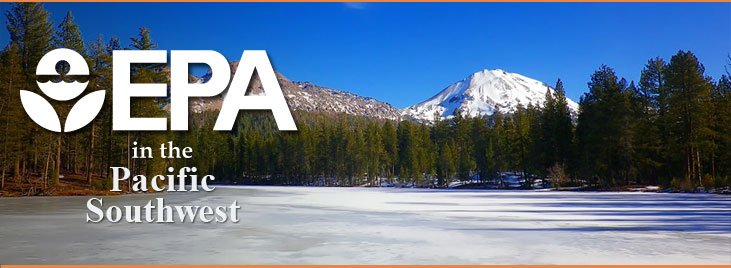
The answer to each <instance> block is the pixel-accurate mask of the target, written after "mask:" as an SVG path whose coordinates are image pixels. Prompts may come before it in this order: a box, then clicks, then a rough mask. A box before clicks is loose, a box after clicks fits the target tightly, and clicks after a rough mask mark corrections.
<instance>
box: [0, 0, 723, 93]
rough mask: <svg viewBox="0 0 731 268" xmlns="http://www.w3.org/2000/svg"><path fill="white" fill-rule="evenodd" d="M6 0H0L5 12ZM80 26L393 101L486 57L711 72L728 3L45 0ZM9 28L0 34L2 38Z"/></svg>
mask: <svg viewBox="0 0 731 268" xmlns="http://www.w3.org/2000/svg"><path fill="white" fill-rule="evenodd" d="M8 7H9V4H7V3H4V4H1V5H0V10H1V11H2V12H3V13H4V12H5V10H7V9H8ZM46 8H47V9H48V10H50V11H51V13H52V17H53V20H54V21H55V22H56V23H57V22H59V21H60V20H61V19H62V17H63V16H64V14H65V13H66V11H67V10H71V11H72V12H73V13H74V16H75V17H76V22H77V23H78V24H79V25H80V27H81V30H82V34H83V35H84V38H85V39H87V40H89V41H91V40H93V39H95V38H96V37H97V36H98V35H99V34H103V35H104V36H105V37H106V38H108V37H110V36H112V35H114V36H118V37H120V38H121V39H122V41H123V42H124V45H127V44H128V43H129V42H128V40H129V37H131V36H134V35H136V33H137V29H138V28H139V27H140V26H146V27H148V28H150V29H151V32H152V37H153V39H154V40H155V41H156V42H157V43H158V45H159V48H160V49H212V50H216V51H219V52H221V53H223V54H224V55H225V56H226V57H227V58H228V59H229V60H238V58H239V57H240V55H241V52H242V51H243V50H245V49H265V50H267V51H268V53H269V56H270V58H271V59H272V63H273V64H274V68H275V69H277V70H279V71H280V72H282V73H283V74H284V75H285V76H287V77H288V78H290V79H291V80H297V81H311V82H313V83H316V84H319V85H322V86H327V87H332V88H337V89H342V90H347V91H350V92H354V93H356V94H360V95H364V96H369V97H374V98H376V99H379V100H382V101H386V102H389V103H391V104H393V105H395V106H397V107H399V108H403V107H405V106H408V105H411V104H415V103H417V102H419V101H422V100H425V99H427V98H429V97H431V96H432V95H434V94H435V93H437V92H438V91H440V90H441V89H443V88H444V87H445V86H447V85H449V84H451V83H453V82H455V81H458V80H461V79H463V78H464V77H466V76H467V75H469V74H471V73H473V72H475V71H478V70H481V69H486V68H487V69H497V68H499V69H504V70H507V71H509V72H516V73H520V74H523V75H526V76H528V77H532V78H535V79H538V80H541V81H544V82H547V83H549V84H553V83H554V82H555V81H556V79H557V78H561V79H562V80H564V84H565V86H566V89H567V93H568V96H569V97H570V98H572V99H574V100H576V101H578V99H579V96H581V94H583V93H584V92H586V91H587V87H586V83H587V81H588V79H589V76H590V75H591V73H592V72H593V71H594V70H596V69H597V68H598V67H599V66H600V65H601V64H607V65H609V66H611V67H613V68H615V70H617V72H618V74H619V75H620V76H624V77H626V78H627V79H628V80H637V79H638V78H639V73H640V70H641V69H642V67H643V65H644V64H645V62H646V61H647V59H649V58H651V57H656V56H660V57H663V58H666V59H669V58H670V57H671V56H672V55H673V54H675V53H676V52H677V51H678V50H680V49H682V50H692V51H693V52H694V53H696V55H697V56H698V57H699V58H700V60H701V61H702V62H703V64H704V65H705V67H706V73H707V74H708V75H711V76H713V77H715V78H718V77H719V76H720V75H721V74H722V73H724V65H725V64H726V63H727V60H726V56H727V55H728V54H729V53H731V3H347V4H343V3H48V4H46ZM8 38H9V37H8V34H7V31H6V30H4V29H3V30H2V33H1V34H0V42H1V43H3V44H4V43H6V42H7V40H8Z"/></svg>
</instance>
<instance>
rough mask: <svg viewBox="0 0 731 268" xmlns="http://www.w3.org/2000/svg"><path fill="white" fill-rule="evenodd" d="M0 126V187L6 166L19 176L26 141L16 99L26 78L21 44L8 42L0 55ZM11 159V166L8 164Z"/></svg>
mask: <svg viewBox="0 0 731 268" xmlns="http://www.w3.org/2000/svg"><path fill="white" fill-rule="evenodd" d="M0 62H1V63H2V64H0V77H2V78H1V79H0V127H2V129H3V133H4V134H3V135H2V137H1V138H0V142H2V148H0V149H2V167H1V168H2V174H1V175H0V176H2V179H1V180H2V182H1V183H0V189H3V188H4V185H5V176H6V175H5V174H6V170H8V169H9V168H12V170H13V178H14V180H15V181H18V180H19V179H20V175H21V174H20V172H21V171H20V161H22V158H23V155H24V150H25V145H24V144H23V142H24V137H26V136H27V135H28V128H26V127H25V126H27V125H28V124H26V122H25V120H24V118H26V115H24V114H23V108H22V107H21V105H20V103H19V101H17V100H19V99H20V90H21V89H23V88H24V85H25V82H26V78H25V74H24V72H23V68H22V67H23V65H22V58H21V54H20V47H19V46H18V45H17V44H15V43H10V45H8V47H6V48H5V50H4V51H3V52H2V55H1V56H0ZM10 163H12V165H13V166H12V167H9V166H7V165H8V164H10Z"/></svg>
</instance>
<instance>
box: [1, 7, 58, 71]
mask: <svg viewBox="0 0 731 268" xmlns="http://www.w3.org/2000/svg"><path fill="white" fill-rule="evenodd" d="M49 16H50V14H49V13H48V11H46V10H45V8H44V7H43V4H41V3H16V4H13V6H12V7H11V8H10V9H9V10H8V11H6V13H5V17H6V18H7V24H6V27H7V29H8V32H9V33H10V42H11V43H15V44H17V45H18V48H19V50H20V55H21V61H22V66H23V72H24V74H25V77H26V79H28V83H29V84H32V82H35V79H34V78H35V70H36V66H37V65H38V61H40V59H41V57H43V55H45V54H46V52H48V51H50V50H51V49H52V48H53V42H52V41H53V25H52V24H51V22H50V20H49Z"/></svg>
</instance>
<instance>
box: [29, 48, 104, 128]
mask: <svg viewBox="0 0 731 268" xmlns="http://www.w3.org/2000/svg"><path fill="white" fill-rule="evenodd" d="M62 61H65V62H67V63H68V68H67V69H68V73H66V75H71V76H85V77H88V76H89V66H88V65H87V64H86V61H85V60H84V58H83V57H82V56H81V55H79V53H76V52H75V51H73V50H70V49H67V48H59V49H55V50H52V51H51V52H48V53H47V54H46V55H44V56H43V58H41V60H40V61H39V62H38V68H37V69H36V76H41V75H43V76H59V75H60V74H59V73H58V71H56V64H58V63H59V62H62ZM36 83H37V84H38V87H39V88H40V89H41V92H43V94H44V95H46V96H47V97H49V98H51V99H53V100H56V101H69V100H72V99H75V98H77V97H79V95H81V93H83V92H84V90H85V89H86V86H87V85H88V83H89V82H88V81H87V82H78V81H72V82H65V81H63V80H61V81H59V82H53V81H51V80H49V81H48V82H40V81H36ZM104 93H105V92H104V90H98V91H95V92H92V93H90V94H87V95H86V96H83V97H82V98H81V99H79V100H78V101H77V102H76V104H74V105H73V106H72V107H71V110H70V111H69V113H68V116H67V117H66V122H65V123H64V125H63V126H64V127H63V129H62V128H61V120H60V119H59V116H58V114H57V113H56V110H55V109H54V108H53V106H51V103H50V102H48V101H47V100H46V99H45V98H44V97H42V96H40V95H38V94H36V93H33V92H31V91H27V90H21V91H20V102H21V104H22V105H23V109H25V112H26V113H27V114H28V116H29V117H30V118H31V119H32V120H33V121H34V122H36V124H38V125H39V126H41V127H43V128H45V129H48V130H50V131H53V132H72V131H75V130H78V129H80V128H82V127H84V126H86V125H88V124H89V123H91V121H92V120H94V118H95V117H96V116H97V114H99V111H101V109H102V106H103V105H104Z"/></svg>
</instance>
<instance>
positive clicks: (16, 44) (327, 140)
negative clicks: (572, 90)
mask: <svg viewBox="0 0 731 268" xmlns="http://www.w3.org/2000/svg"><path fill="white" fill-rule="evenodd" d="M5 17H6V26H7V29H8V32H9V33H10V42H9V43H8V44H5V47H4V49H3V51H2V54H1V55H0V61H1V63H0V94H2V95H1V96H0V129H2V135H0V161H1V164H0V169H1V171H0V172H1V174H0V175H1V176H2V181H1V182H2V184H0V190H1V191H2V192H4V193H6V194H7V193H8V192H11V191H12V192H16V193H17V192H20V193H22V194H54V193H56V192H57V191H62V189H63V188H64V187H70V185H71V182H72V180H76V181H77V182H82V183H81V185H83V187H86V188H89V189H105V188H106V187H108V184H109V183H108V181H109V172H110V170H109V167H110V166H125V167H129V168H130V169H131V170H132V173H133V174H165V173H166V171H165V169H166V168H167V167H168V166H175V167H181V166H196V167H198V172H199V173H200V174H213V175H215V176H216V177H217V178H218V179H217V181H218V182H226V183H236V184H273V185H323V186H336V185H337V186H354V185H365V184H371V185H372V184H375V182H376V181H377V178H382V180H380V181H389V182H398V183H404V184H407V183H413V184H414V185H416V186H423V187H445V186H446V185H447V184H448V183H449V182H450V181H454V180H469V179H473V178H479V179H481V180H488V179H491V178H495V177H497V176H498V175H499V173H500V172H505V171H514V172H519V173H522V174H525V176H526V177H530V178H549V179H551V180H553V181H555V182H557V183H563V184H565V185H570V184H573V185H583V184H587V185H593V186H595V187H598V188H612V187H615V186H621V185H633V184H653V185H663V186H668V187H674V188H676V189H691V188H695V187H696V186H704V187H706V188H708V187H723V186H729V184H731V179H730V176H731V115H729V111H731V81H730V80H729V75H728V73H727V74H726V75H723V76H721V77H718V78H711V77H709V76H707V75H706V74H705V73H704V67H703V65H702V64H701V63H700V62H699V60H698V59H697V58H696V56H695V55H694V54H693V53H692V52H690V51H679V52H678V53H677V54H675V55H672V56H671V57H669V58H667V59H663V58H653V59H650V60H648V61H647V64H646V65H645V67H644V69H643V70H641V76H640V77H641V78H640V80H639V81H637V82H634V81H630V82H628V81H626V80H625V79H624V78H621V77H618V76H617V75H616V73H615V71H614V70H613V69H612V68H611V67H609V66H601V67H599V68H598V69H597V70H596V71H595V72H594V74H593V75H592V76H591V77H590V78H589V81H588V84H587V88H586V93H585V94H584V96H583V97H582V98H581V101H580V108H579V113H578V116H572V115H571V113H570V111H569V108H568V106H567V103H566V98H565V89H564V87H563V84H562V83H561V80H558V81H557V82H556V84H555V86H554V88H555V91H553V92H551V91H548V90H547V91H546V94H547V96H546V102H545V103H544V104H543V105H542V106H541V107H540V108H539V107H537V106H533V105H531V106H527V107H522V106H519V107H518V109H517V110H516V111H515V112H514V113H510V114H501V113H496V114H493V115H491V116H485V117H464V116H461V115H459V114H458V115H457V116H455V117H454V118H452V119H449V120H440V121H437V122H435V123H434V124H433V125H424V124H419V123H416V122H411V121H392V120H386V119H375V118H369V117H363V116H356V115H345V114H340V115H337V114H336V115H333V114H323V113H306V112H295V113H294V116H295V121H296V122H297V125H298V128H299V131H297V132H279V131H277V130H276V125H275V124H274V122H273V119H272V118H271V115H270V114H268V113H248V112H242V113H240V115H239V118H238V121H237V123H236V126H235V129H234V130H233V131H230V132H217V131H213V130H212V126H213V123H214V120H215V118H216V115H217V111H205V112H203V113H194V114H191V116H192V118H193V119H192V120H190V122H191V124H192V126H191V127H190V131H187V132H119V131H111V103H110V102H111V96H112V94H111V90H112V88H111V85H112V77H111V64H112V62H111V52H112V51H113V50H119V49H136V50H149V49H155V48H156V45H155V42H154V38H153V35H152V34H151V31H150V30H148V29H146V28H144V27H142V28H140V30H139V35H138V36H135V37H131V38H129V39H128V41H126V42H123V41H122V40H121V39H119V38H116V37H112V38H109V39H105V38H103V37H102V36H101V35H100V36H99V37H98V38H97V39H96V41H95V42H92V43H88V44H86V43H84V42H83V40H84V39H83V38H82V35H81V33H82V31H81V30H80V28H79V27H78V26H77V25H76V24H75V23H74V21H73V16H72V13H71V12H69V13H67V15H66V16H65V18H64V19H63V21H61V22H60V23H52V22H51V21H50V20H49V14H48V12H47V11H46V10H45V9H44V8H43V5H42V4H39V3H19V4H14V5H13V6H12V8H11V9H10V10H9V11H8V12H7V13H6V14H5ZM58 47H65V48H70V49H73V50H75V51H77V52H79V53H81V54H83V55H84V56H85V57H86V59H87V62H88V63H89V67H90V71H91V72H92V75H91V76H90V77H89V78H88V79H89V82H90V83H89V88H87V92H91V91H92V90H106V91H107V94H106V96H107V100H106V103H105V105H104V108H103V110H102V112H101V114H100V115H99V116H97V118H96V120H95V121H93V122H92V124H90V125H88V126H86V127H85V128H83V129H81V130H78V131H75V132H72V133H52V132H49V131H46V130H45V129H43V128H40V127H38V126H36V125H35V124H34V123H33V122H32V121H31V120H30V119H29V118H28V116H27V115H26V114H25V112H24V111H23V108H22V106H21V104H20V101H19V91H20V90H21V89H25V90H31V91H34V92H39V90H38V87H37V85H36V80H38V79H44V78H42V77H36V75H35V69H36V64H37V63H38V61H39V59H40V58H41V57H42V56H43V55H44V54H45V53H46V52H48V51H50V50H52V49H54V48H58ZM638 60H639V61H642V60H643V59H638ZM730 61H731V59H730ZM164 70H165V67H164V66H159V65H135V66H134V67H133V69H132V70H131V71H132V79H133V81H134V82H148V83H149V82H155V83H165V82H167V80H168V78H167V75H166V72H165V71H164ZM638 71H640V70H638ZM46 79H48V78H46ZM51 79H64V80H73V79H74V78H73V77H64V76H63V75H62V76H61V77H60V78H51ZM39 94H40V92H39ZM165 102H166V100H165V99H162V98H160V99H155V98H136V99H133V103H132V106H133V107H132V111H133V113H134V114H133V116H141V117H165V116H166V112H165V110H164V109H162V107H163V106H164V104H165ZM52 104H53V105H54V107H55V108H56V110H57V111H58V113H59V116H60V117H61V120H62V122H63V120H64V117H65V114H66V113H67V112H68V109H69V107H70V105H69V104H67V103H52ZM170 140H172V141H174V143H175V144H176V145H178V146H189V147H192V148H193V150H194V152H195V153H194V156H195V157H194V158H191V159H177V160H174V161H172V160H169V159H161V158H155V159H133V158H132V157H131V155H130V148H131V146H132V143H133V142H135V141H136V142H137V143H138V144H141V145H145V146H153V147H155V146H158V145H159V144H160V143H163V142H166V141H170ZM77 184H78V183H77ZM528 185H530V184H527V185H526V186H528ZM83 187H82V188H83Z"/></svg>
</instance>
